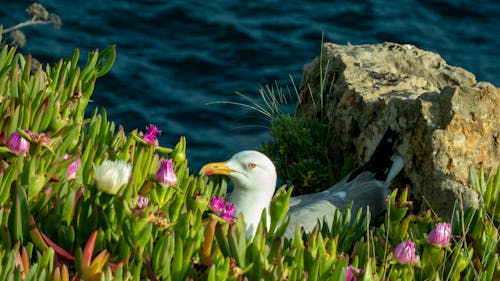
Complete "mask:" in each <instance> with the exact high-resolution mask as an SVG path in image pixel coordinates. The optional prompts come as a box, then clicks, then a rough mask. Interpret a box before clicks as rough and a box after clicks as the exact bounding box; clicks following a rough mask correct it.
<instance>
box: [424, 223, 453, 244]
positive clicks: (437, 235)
mask: <svg viewBox="0 0 500 281" xmlns="http://www.w3.org/2000/svg"><path fill="white" fill-rule="evenodd" d="M450 238H451V223H448V222H444V223H438V224H437V225H436V228H434V229H433V230H432V231H431V232H430V233H429V235H428V236H427V241H428V242H429V243H431V244H432V245H434V246H437V247H439V248H442V247H447V246H448V245H450Z"/></svg>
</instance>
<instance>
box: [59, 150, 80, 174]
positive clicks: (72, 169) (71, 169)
mask: <svg viewBox="0 0 500 281" xmlns="http://www.w3.org/2000/svg"><path fill="white" fill-rule="evenodd" d="M69 158H71V155H69V154H66V155H64V157H63V159H64V160H66V159H69ZM80 164H81V161H80V158H78V159H76V160H75V161H73V162H71V164H69V166H68V170H67V171H66V179H67V180H73V179H75V178H76V173H77V172H78V169H80Z"/></svg>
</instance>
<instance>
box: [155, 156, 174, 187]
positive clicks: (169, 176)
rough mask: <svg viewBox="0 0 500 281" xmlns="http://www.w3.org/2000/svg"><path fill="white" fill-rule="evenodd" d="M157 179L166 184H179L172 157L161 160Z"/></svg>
mask: <svg viewBox="0 0 500 281" xmlns="http://www.w3.org/2000/svg"><path fill="white" fill-rule="evenodd" d="M155 179H156V181H157V182H159V183H162V184H165V185H170V186H173V185H176V184H177V176H176V175H175V171H174V167H173V165H172V160H171V159H168V160H167V159H161V160H160V168H159V169H158V171H157V172H156V175H155Z"/></svg>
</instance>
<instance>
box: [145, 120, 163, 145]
mask: <svg viewBox="0 0 500 281" xmlns="http://www.w3.org/2000/svg"><path fill="white" fill-rule="evenodd" d="M146 129H147V130H148V131H147V132H146V134H145V135H144V136H142V139H143V140H145V141H146V142H147V143H148V144H150V145H153V146H158V139H157V138H156V136H157V135H159V134H161V131H160V130H159V129H158V127H156V126H155V125H151V124H150V125H149V126H147V127H146Z"/></svg>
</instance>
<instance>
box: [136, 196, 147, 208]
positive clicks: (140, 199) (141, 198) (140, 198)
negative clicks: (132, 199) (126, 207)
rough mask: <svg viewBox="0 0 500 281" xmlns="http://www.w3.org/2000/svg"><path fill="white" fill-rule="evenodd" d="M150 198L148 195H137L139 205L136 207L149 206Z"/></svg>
mask: <svg viewBox="0 0 500 281" xmlns="http://www.w3.org/2000/svg"><path fill="white" fill-rule="evenodd" d="M148 204H149V199H148V198H147V197H144V196H141V195H137V205H136V207H137V208H139V209H144V208H146V207H147V206H148Z"/></svg>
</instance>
